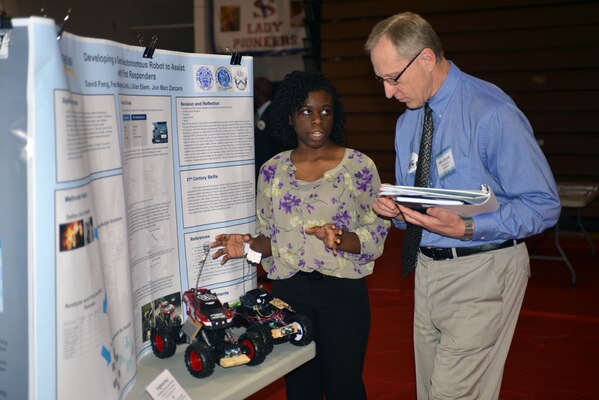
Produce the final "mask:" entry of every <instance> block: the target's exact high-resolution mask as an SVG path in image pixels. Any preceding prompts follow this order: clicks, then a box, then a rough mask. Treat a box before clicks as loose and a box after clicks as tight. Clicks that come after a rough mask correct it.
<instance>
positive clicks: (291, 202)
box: [279, 193, 301, 214]
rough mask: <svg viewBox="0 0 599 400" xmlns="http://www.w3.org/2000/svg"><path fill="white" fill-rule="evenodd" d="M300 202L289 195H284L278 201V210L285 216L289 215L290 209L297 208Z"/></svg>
mask: <svg viewBox="0 0 599 400" xmlns="http://www.w3.org/2000/svg"><path fill="white" fill-rule="evenodd" d="M300 202H301V200H300V199H299V198H298V197H295V196H293V195H292V194H290V193H285V194H284V195H283V198H282V199H281V200H280V201H279V210H283V211H285V214H291V211H292V208H293V207H297V206H299V204H300Z"/></svg>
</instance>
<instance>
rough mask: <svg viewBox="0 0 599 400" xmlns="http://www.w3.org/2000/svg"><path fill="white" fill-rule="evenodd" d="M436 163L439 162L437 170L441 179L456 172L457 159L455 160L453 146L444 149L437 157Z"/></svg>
mask: <svg viewBox="0 0 599 400" xmlns="http://www.w3.org/2000/svg"><path fill="white" fill-rule="evenodd" d="M435 163H436V164H437V171H438V172H439V179H443V178H446V177H448V176H449V175H451V174H453V173H454V172H455V161H454V160H453V153H452V151H451V147H446V148H445V149H443V150H442V151H441V152H440V153H439V154H438V155H437V156H436V157H435Z"/></svg>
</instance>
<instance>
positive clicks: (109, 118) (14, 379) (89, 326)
mask: <svg viewBox="0 0 599 400" xmlns="http://www.w3.org/2000/svg"><path fill="white" fill-rule="evenodd" d="M12 24H13V28H12V29H10V32H9V34H10V46H9V47H8V48H3V51H4V50H6V54H4V53H0V97H1V100H0V129H1V131H0V135H1V139H0V140H1V142H0V156H1V159H0V163H1V164H0V166H1V168H0V179H1V181H0V182H1V185H2V193H3V194H2V196H1V197H0V400H2V399H14V398H23V399H25V398H54V399H83V398H85V399H89V400H91V399H102V400H104V399H119V398H122V397H124V395H125V394H126V392H127V390H128V388H130V387H131V386H132V384H133V383H134V379H135V374H136V364H137V361H138V360H139V358H140V357H142V356H143V355H145V354H148V353H149V352H150V349H149V346H150V345H149V329H150V323H151V320H152V319H153V318H154V317H155V316H156V315H158V314H159V313H160V312H163V311H165V310H167V312H174V313H176V314H178V315H179V316H181V318H182V319H183V320H184V319H185V317H184V315H183V314H184V311H183V307H182V303H181V293H182V292H183V291H185V290H187V289H188V288H190V287H193V286H195V283H196V279H197V277H198V276H197V275H198V271H199V269H200V268H199V265H200V263H201V260H203V259H205V258H206V243H209V242H211V241H212V240H214V236H215V235H216V234H218V233H226V232H253V231H254V225H255V186H254V185H255V182H254V165H253V164H254V144H253V143H254V142H253V106H252V103H253V87H252V84H251V82H252V75H253V71H252V68H253V66H252V59H251V57H244V58H243V59H242V61H241V63H240V65H230V59H231V58H230V57H229V56H218V55H202V54H186V53H178V52H170V51H163V50H160V49H157V50H155V51H154V53H153V57H152V58H144V57H143V53H144V48H142V47H136V46H128V45H124V44H119V43H115V42H111V41H107V40H100V39H90V38H84V37H79V36H75V35H71V34H69V33H64V34H62V37H61V39H60V40H57V39H56V37H57V30H58V29H57V27H56V25H55V23H54V22H53V21H52V20H49V19H46V18H37V17H34V18H27V19H13V20H12ZM199 282H200V286H202V287H208V288H210V289H212V290H213V291H214V292H216V293H217V294H218V295H219V296H220V298H221V300H222V301H231V300H233V299H236V298H238V297H239V296H240V295H241V294H242V293H243V292H245V291H246V290H249V289H250V288H254V287H256V271H255V269H249V267H248V265H247V264H245V262H243V261H242V260H236V262H229V263H227V264H226V266H221V265H220V264H219V263H218V262H217V261H214V260H212V258H211V257H209V256H208V257H207V261H206V264H205V266H204V268H203V270H202V274H201V276H200V280H199Z"/></svg>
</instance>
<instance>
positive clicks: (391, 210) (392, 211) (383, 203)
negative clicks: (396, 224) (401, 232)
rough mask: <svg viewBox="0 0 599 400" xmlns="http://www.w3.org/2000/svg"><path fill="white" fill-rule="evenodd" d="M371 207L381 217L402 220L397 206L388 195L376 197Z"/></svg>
mask: <svg viewBox="0 0 599 400" xmlns="http://www.w3.org/2000/svg"><path fill="white" fill-rule="evenodd" d="M372 209H373V210H374V212H375V213H377V214H378V215H380V216H382V217H388V218H395V219H397V220H399V221H401V220H403V217H402V215H401V210H400V208H399V206H398V205H397V203H395V202H394V201H393V200H392V199H391V198H389V197H386V196H381V197H376V198H375V199H374V204H373V205H372Z"/></svg>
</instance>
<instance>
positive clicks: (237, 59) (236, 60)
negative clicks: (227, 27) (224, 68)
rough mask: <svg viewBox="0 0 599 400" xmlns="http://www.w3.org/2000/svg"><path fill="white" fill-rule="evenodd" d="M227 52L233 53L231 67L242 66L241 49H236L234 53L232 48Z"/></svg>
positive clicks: (227, 48) (228, 48)
mask: <svg viewBox="0 0 599 400" xmlns="http://www.w3.org/2000/svg"><path fill="white" fill-rule="evenodd" d="M226 50H227V51H228V52H229V53H231V62H230V64H231V65H241V53H240V52H239V48H238V47H236V48H235V51H232V50H231V48H230V47H226Z"/></svg>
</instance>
